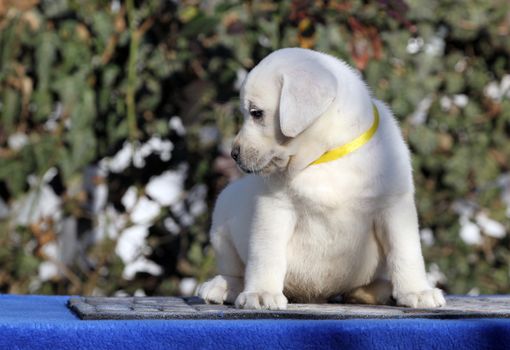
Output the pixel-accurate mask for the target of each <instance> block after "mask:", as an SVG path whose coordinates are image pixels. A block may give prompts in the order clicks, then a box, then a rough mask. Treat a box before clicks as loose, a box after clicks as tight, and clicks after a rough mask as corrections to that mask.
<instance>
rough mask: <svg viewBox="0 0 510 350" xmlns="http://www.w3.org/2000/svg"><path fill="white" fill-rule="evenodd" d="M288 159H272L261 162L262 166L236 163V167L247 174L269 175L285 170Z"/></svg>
mask: <svg viewBox="0 0 510 350" xmlns="http://www.w3.org/2000/svg"><path fill="white" fill-rule="evenodd" d="M289 160H290V158H288V157H287V158H286V159H285V158H281V157H272V158H269V160H268V161H266V162H263V164H264V165H262V166H248V165H246V164H245V163H243V162H242V161H237V166H238V167H239V169H241V170H242V171H243V172H245V173H247V174H257V175H269V174H272V173H274V172H276V171H284V170H285V169H286V168H287V165H288V163H289Z"/></svg>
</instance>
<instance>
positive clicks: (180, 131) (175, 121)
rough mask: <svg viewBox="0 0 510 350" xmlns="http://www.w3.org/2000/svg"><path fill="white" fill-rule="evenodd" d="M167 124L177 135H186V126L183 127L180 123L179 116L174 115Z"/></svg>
mask: <svg viewBox="0 0 510 350" xmlns="http://www.w3.org/2000/svg"><path fill="white" fill-rule="evenodd" d="M168 125H169V126H170V129H172V130H175V132H176V133H177V135H179V136H184V135H186V128H184V125H183V124H182V120H181V118H179V117H178V116H176V115H174V116H173V117H172V118H170V120H169V121H168Z"/></svg>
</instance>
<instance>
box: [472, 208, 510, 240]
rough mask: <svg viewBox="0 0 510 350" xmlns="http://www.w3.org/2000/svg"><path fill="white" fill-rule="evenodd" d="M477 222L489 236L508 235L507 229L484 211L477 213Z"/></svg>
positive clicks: (501, 236) (499, 236)
mask: <svg viewBox="0 0 510 350" xmlns="http://www.w3.org/2000/svg"><path fill="white" fill-rule="evenodd" d="M475 219H476V223H477V224H478V226H480V228H481V229H482V231H483V233H484V234H486V235H487V236H490V237H494V238H503V237H505V236H506V229H505V226H503V225H502V224H501V223H499V222H497V221H495V220H493V219H491V218H489V217H488V216H487V214H485V213H484V212H480V213H478V214H477V215H476V218H475Z"/></svg>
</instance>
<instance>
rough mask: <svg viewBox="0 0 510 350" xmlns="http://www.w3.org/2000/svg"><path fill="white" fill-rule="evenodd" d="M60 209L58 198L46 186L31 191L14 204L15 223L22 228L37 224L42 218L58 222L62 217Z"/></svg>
mask: <svg viewBox="0 0 510 350" xmlns="http://www.w3.org/2000/svg"><path fill="white" fill-rule="evenodd" d="M60 208H61V199H60V197H58V196H57V195H56V194H55V192H54V191H53V189H52V188H51V187H50V186H48V185H46V184H43V185H42V186H41V187H40V188H38V189H37V188H36V189H33V190H32V191H30V193H29V194H28V195H27V196H26V197H25V198H24V199H22V200H20V201H18V202H17V203H15V204H14V212H15V213H16V222H17V223H18V224H19V225H22V226H26V225H29V224H31V223H35V222H38V221H40V219H42V218H53V219H55V221H58V218H60V217H61V215H62V212H61V210H60Z"/></svg>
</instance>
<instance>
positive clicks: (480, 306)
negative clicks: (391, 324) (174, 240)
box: [68, 296, 510, 320]
mask: <svg viewBox="0 0 510 350" xmlns="http://www.w3.org/2000/svg"><path fill="white" fill-rule="evenodd" d="M68 306H69V308H70V309H71V310H72V311H74V312H75V313H76V314H77V315H78V316H79V317H80V318H81V319H83V320H109V319H111V320H131V319H133V320H134V319H317V320H319V319H339V320H342V319H355V318H360V319H367V318H380V319H391V318H395V319H400V318H435V319H452V318H510V297H506V296H494V297H458V296H450V297H447V306H445V307H443V308H439V309H410V308H403V307H395V306H382V305H375V306H374V305H349V304H289V306H288V309H287V310H282V311H271V310H238V309H236V308H234V307H233V306H231V305H208V304H205V303H204V301H203V300H202V299H200V298H198V297H191V298H179V297H125V298H105V297H80V298H70V299H69V302H68Z"/></svg>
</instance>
